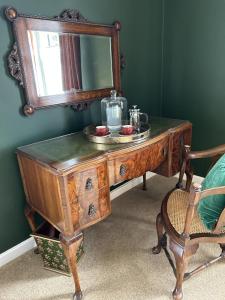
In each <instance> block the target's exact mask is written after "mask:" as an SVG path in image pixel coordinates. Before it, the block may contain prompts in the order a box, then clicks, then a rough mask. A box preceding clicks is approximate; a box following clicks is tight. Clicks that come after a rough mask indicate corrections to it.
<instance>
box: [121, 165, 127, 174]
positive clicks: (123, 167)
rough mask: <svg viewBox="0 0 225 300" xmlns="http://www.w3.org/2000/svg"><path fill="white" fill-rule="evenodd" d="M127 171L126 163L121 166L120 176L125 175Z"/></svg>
mask: <svg viewBox="0 0 225 300" xmlns="http://www.w3.org/2000/svg"><path fill="white" fill-rule="evenodd" d="M126 173H127V167H126V166H125V165H121V166H120V176H124V175H125V174H126Z"/></svg>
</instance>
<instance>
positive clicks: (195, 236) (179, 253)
mask: <svg viewBox="0 0 225 300" xmlns="http://www.w3.org/2000/svg"><path fill="white" fill-rule="evenodd" d="M224 153H225V144H224V145H220V146H218V147H215V148H212V149H209V150H206V151H191V148H190V146H187V145H186V146H184V150H183V163H182V167H181V171H180V176H179V181H178V183H177V185H176V188H175V189H173V190H172V191H170V192H169V193H168V194H167V195H166V197H165V198H164V200H163V202H162V206H161V212H160V213H159V214H158V216H157V218H156V229H157V235H158V244H157V246H156V247H154V248H153V249H152V252H153V254H158V253H160V252H161V249H162V248H163V249H164V251H165V254H166V256H167V258H168V260H169V262H170V264H171V266H172V268H173V271H174V274H175V276H176V285H175V289H174V291H173V298H174V299H175V300H180V299H182V298H183V292H182V283H183V281H184V280H186V279H188V278H190V277H192V276H193V275H195V274H196V273H198V272H199V271H201V270H203V269H205V268H207V267H208V266H210V265H212V264H213V263H215V262H217V261H218V260H220V259H222V258H224V257H225V233H224V232H222V230H221V229H222V228H223V227H224V226H225V209H224V210H223V211H222V213H221V215H220V217H219V219H218V221H217V223H216V226H215V228H214V229H213V230H212V231H211V232H206V233H190V229H191V224H192V220H193V217H194V213H195V210H196V207H197V204H198V203H199V201H201V199H203V198H205V197H207V196H210V195H219V194H225V186H222V187H217V188H211V189H207V190H204V191H201V185H199V184H192V178H193V171H192V168H191V164H190V162H191V160H193V159H198V158H212V161H213V162H212V165H213V164H214V163H215V161H216V160H218V158H219V156H220V155H221V154H224ZM212 165H211V166H212ZM184 174H186V177H187V182H186V186H185V187H183V186H182V181H183V177H184ZM176 189H182V190H184V191H186V192H188V193H189V201H188V208H187V212H186V218H185V224H184V229H183V232H182V233H181V234H180V233H178V232H177V231H176V230H175V228H174V227H173V226H172V224H171V222H170V219H169V216H168V213H167V204H168V199H169V197H170V196H171V194H172V193H173V192H174V191H175V190H176ZM167 236H168V237H169V243H168V244H169V245H168V246H169V249H170V250H171V252H172V253H173V255H174V258H175V264H174V263H173V260H172V258H171V256H170V253H169V251H168V249H167ZM200 243H217V244H219V245H220V247H221V249H222V252H221V254H220V256H219V257H217V258H214V259H213V260H211V261H209V262H207V263H205V264H203V265H201V266H199V267H197V268H196V269H194V270H193V271H192V272H189V273H186V270H187V265H188V261H189V259H190V257H191V256H192V255H194V254H195V253H196V251H197V249H198V247H199V244H200Z"/></svg>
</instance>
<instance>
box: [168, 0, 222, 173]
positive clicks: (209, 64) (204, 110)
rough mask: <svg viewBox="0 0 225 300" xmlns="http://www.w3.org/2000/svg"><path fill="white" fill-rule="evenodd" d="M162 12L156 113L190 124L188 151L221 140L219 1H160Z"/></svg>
mask: <svg viewBox="0 0 225 300" xmlns="http://www.w3.org/2000/svg"><path fill="white" fill-rule="evenodd" d="M164 11H165V16H164V24H165V27H164V61H163V70H164V76H163V90H162V91H163V99H162V115H163V116H168V117H174V118H180V119H188V120H190V121H191V122H192V123H193V149H196V150H197V149H207V148H209V147H211V146H215V145H218V144H222V143H225V1H223V0H216V1H212V0H189V1H184V0H165V10H164ZM204 170H205V168H204V166H202V165H198V166H197V171H198V173H199V174H201V175H202V174H204Z"/></svg>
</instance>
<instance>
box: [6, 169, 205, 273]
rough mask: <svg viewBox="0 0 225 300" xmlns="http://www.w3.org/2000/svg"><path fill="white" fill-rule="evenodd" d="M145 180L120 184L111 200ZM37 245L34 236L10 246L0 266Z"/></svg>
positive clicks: (195, 178) (112, 193) (197, 178)
mask: <svg viewBox="0 0 225 300" xmlns="http://www.w3.org/2000/svg"><path fill="white" fill-rule="evenodd" d="M155 175H156V174H154V173H152V172H147V174H146V178H147V179H149V178H151V177H153V176H155ZM175 177H178V174H177V175H175ZM202 180H203V178H202V177H200V176H194V179H193V181H194V182H196V183H201V182H202ZM142 182H143V178H142V176H141V177H138V178H135V179H132V180H130V181H128V182H126V183H124V184H123V185H121V186H119V187H118V188H116V189H115V190H113V191H112V192H111V193H110V200H111V201H112V200H114V199H115V198H117V197H119V196H120V195H122V194H124V193H126V192H127V191H129V190H130V189H132V188H133V187H135V186H137V185H139V184H141V183H142ZM35 247H36V243H35V240H34V238H33V237H30V238H29V239H27V240H25V241H23V242H22V243H20V244H18V245H16V246H14V247H12V248H10V249H9V250H7V251H5V252H3V253H1V254H0V268H1V267H2V266H4V265H5V264H7V263H9V262H10V261H12V260H14V259H15V258H17V257H19V256H20V255H23V254H24V253H26V252H27V251H29V250H32V249H33V248H35Z"/></svg>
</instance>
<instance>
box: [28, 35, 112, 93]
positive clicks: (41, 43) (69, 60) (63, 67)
mask: <svg viewBox="0 0 225 300" xmlns="http://www.w3.org/2000/svg"><path fill="white" fill-rule="evenodd" d="M27 34H28V40H29V48H30V53H31V57H32V64H33V71H34V77H35V85H36V89H37V94H38V97H43V96H52V95H60V94H67V93H77V92H79V91H91V90H99V89H105V88H112V87H113V85H114V84H113V70H112V50H111V37H109V36H100V35H88V34H72V33H58V32H47V31H36V30H28V31H27Z"/></svg>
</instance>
